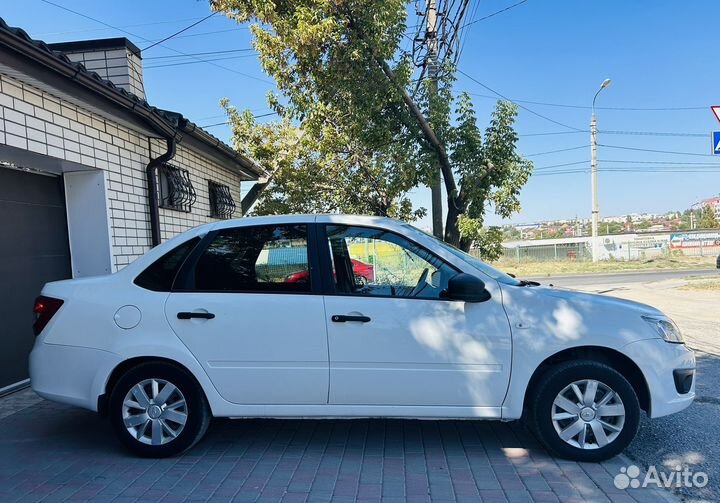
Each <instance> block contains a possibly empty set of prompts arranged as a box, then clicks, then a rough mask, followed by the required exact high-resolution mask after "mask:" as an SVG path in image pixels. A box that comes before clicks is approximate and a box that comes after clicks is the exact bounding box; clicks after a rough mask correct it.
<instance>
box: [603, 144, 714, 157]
mask: <svg viewBox="0 0 720 503" xmlns="http://www.w3.org/2000/svg"><path fill="white" fill-rule="evenodd" d="M598 147H605V148H615V149H620V150H633V151H636V152H653V153H657V154H673V155H694V156H701V157H715V156H713V155H712V154H700V153H698V152H678V151H674V150H656V149H651V148H637V147H626V146H623V145H605V144H600V143H599V144H598Z"/></svg>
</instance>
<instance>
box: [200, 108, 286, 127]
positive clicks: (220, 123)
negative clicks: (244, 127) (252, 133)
mask: <svg viewBox="0 0 720 503" xmlns="http://www.w3.org/2000/svg"><path fill="white" fill-rule="evenodd" d="M271 115H275V112H270V113H267V114H260V115H253V118H255V119H260V118H261V117H269V116H271ZM225 124H230V121H229V120H228V121H223V122H216V123H215V124H206V125H204V126H200V127H201V128H203V129H207V128H209V127H215V126H222V125H225Z"/></svg>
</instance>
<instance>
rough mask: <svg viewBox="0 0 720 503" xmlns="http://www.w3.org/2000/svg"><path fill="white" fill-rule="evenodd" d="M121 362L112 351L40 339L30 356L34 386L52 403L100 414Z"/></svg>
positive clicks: (31, 377)
mask: <svg viewBox="0 0 720 503" xmlns="http://www.w3.org/2000/svg"><path fill="white" fill-rule="evenodd" d="M121 361H122V360H121V358H120V357H119V356H118V355H116V354H114V353H110V352H108V351H101V350H99V349H92V348H85V347H79V346H64V345H60V344H47V343H45V342H42V340H41V339H38V340H37V341H36V342H35V346H34V347H33V350H32V352H31V353H30V385H31V386H32V389H33V391H35V393H37V394H38V395H40V396H41V397H43V398H47V399H48V400H52V401H54V402H61V403H67V404H70V405H76V406H78V407H83V408H85V409H90V410H93V411H97V408H98V397H99V396H100V395H101V394H102V393H103V390H104V389H105V384H106V382H107V378H108V376H109V375H110V373H111V372H112V370H113V369H114V368H115V367H116V366H117V365H118V364H119V363H120V362H121Z"/></svg>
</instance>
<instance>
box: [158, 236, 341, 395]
mask: <svg viewBox="0 0 720 503" xmlns="http://www.w3.org/2000/svg"><path fill="white" fill-rule="evenodd" d="M308 232H309V226H308V225H305V224H302V225H264V226H246V227H236V228H229V229H223V230H220V231H217V232H214V233H212V234H211V235H210V236H208V238H206V239H207V241H209V245H208V246H207V248H206V249H205V250H204V251H202V252H201V253H193V256H191V257H190V258H189V259H188V261H187V263H186V264H184V265H183V269H182V270H181V271H180V273H179V275H178V279H177V280H176V285H175V287H174V288H173V292H172V293H171V294H170V296H169V298H168V301H167V304H166V308H165V309H166V316H167V319H168V322H169V323H170V325H171V326H172V328H173V330H174V331H175V333H176V334H177V335H178V336H179V337H180V339H182V341H183V342H184V343H185V345H186V346H187V347H188V348H189V349H190V351H192V353H193V354H194V355H195V357H196V358H197V359H198V361H199V362H200V363H201V365H202V366H203V367H204V368H205V370H206V372H207V373H208V375H209V377H210V379H211V380H212V382H213V383H214V385H215V387H216V388H217V390H218V392H219V393H220V394H221V395H222V396H223V398H225V399H226V400H228V401H230V402H233V403H237V404H277V405H283V404H325V403H327V394H328V354H327V337H326V333H325V322H324V308H323V298H322V296H321V295H316V294H314V293H313V292H314V290H315V289H316V288H315V284H314V282H315V274H314V271H313V268H312V267H310V264H311V261H310V254H309V250H308V243H309V242H310V241H311V240H309V239H308Z"/></svg>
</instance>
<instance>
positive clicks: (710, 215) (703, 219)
mask: <svg viewBox="0 0 720 503" xmlns="http://www.w3.org/2000/svg"><path fill="white" fill-rule="evenodd" d="M698 227H699V228H700V229H717V228H718V227H720V222H718V218H717V215H716V214H715V208H713V207H712V206H710V205H709V204H706V205H705V206H703V208H702V210H701V211H700V218H698Z"/></svg>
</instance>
